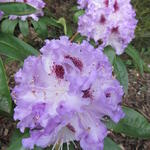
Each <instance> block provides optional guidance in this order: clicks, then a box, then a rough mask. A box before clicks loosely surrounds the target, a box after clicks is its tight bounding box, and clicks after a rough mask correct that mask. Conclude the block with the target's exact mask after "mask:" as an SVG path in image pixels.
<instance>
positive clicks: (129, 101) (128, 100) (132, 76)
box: [0, 0, 150, 150]
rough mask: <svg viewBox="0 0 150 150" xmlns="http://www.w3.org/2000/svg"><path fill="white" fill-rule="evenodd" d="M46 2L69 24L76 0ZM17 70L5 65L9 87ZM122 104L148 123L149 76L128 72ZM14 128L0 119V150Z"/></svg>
mask: <svg viewBox="0 0 150 150" xmlns="http://www.w3.org/2000/svg"><path fill="white" fill-rule="evenodd" d="M46 1H49V5H48V9H50V10H51V12H52V14H55V17H56V18H59V17H65V18H67V19H66V20H69V22H70V23H71V20H72V19H71V17H72V14H71V13H70V11H69V10H70V8H71V7H72V6H73V4H74V3H75V2H76V0H63V1H62V0H46ZM31 37H33V36H31ZM31 41H34V43H32V45H34V46H37V47H38V48H39V47H41V45H42V44H41V43H43V42H41V41H40V40H39V39H38V40H37V39H36V38H34V39H31ZM17 69H18V65H17V63H16V62H13V63H9V64H7V65H6V70H7V75H8V77H9V85H10V87H13V86H14V80H13V74H14V73H15V72H16V70H17ZM123 104H124V105H126V106H129V107H131V108H134V109H135V110H137V111H138V112H140V113H142V114H143V115H144V116H145V117H146V118H147V119H148V120H149V121H150V74H144V75H143V77H141V76H140V75H139V74H138V73H137V71H135V70H129V93H128V95H126V96H125V98H124V100H123ZM14 128H15V123H14V122H13V121H12V120H10V119H8V118H4V117H0V150H1V149H2V150H6V146H7V145H8V144H9V138H10V136H11V134H12V132H13V130H14ZM109 136H110V137H112V138H113V140H114V141H116V142H117V143H118V144H119V145H120V146H121V147H122V149H123V150H150V140H149V141H144V140H136V139H132V138H128V137H125V136H123V135H120V134H114V133H111V134H110V135H109Z"/></svg>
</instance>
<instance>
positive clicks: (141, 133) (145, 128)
mask: <svg viewBox="0 0 150 150" xmlns="http://www.w3.org/2000/svg"><path fill="white" fill-rule="evenodd" d="M123 111H124V112H125V118H124V119H122V120H121V121H120V122H119V123H118V124H115V123H114V122H113V121H111V120H109V121H108V122H106V125H107V127H108V129H112V130H113V131H114V132H117V133H123V134H125V135H127V136H130V137H134V138H139V139H150V123H149V122H148V121H147V119H146V118H145V117H144V116H143V115H141V114H140V113H138V112H137V111H135V110H133V109H131V108H128V107H123Z"/></svg>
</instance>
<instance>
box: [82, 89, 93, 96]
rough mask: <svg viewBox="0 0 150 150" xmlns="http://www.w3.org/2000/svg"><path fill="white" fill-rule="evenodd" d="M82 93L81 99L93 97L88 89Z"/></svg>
mask: <svg viewBox="0 0 150 150" xmlns="http://www.w3.org/2000/svg"><path fill="white" fill-rule="evenodd" d="M82 92H83V96H82V97H83V98H92V97H93V96H92V93H91V91H90V88H89V89H87V90H83V91H82Z"/></svg>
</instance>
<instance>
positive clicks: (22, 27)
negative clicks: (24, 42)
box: [19, 20, 29, 36]
mask: <svg viewBox="0 0 150 150" xmlns="http://www.w3.org/2000/svg"><path fill="white" fill-rule="evenodd" d="M19 28H20V31H21V33H22V34H23V36H27V35H28V34H29V25H28V21H22V20H19Z"/></svg>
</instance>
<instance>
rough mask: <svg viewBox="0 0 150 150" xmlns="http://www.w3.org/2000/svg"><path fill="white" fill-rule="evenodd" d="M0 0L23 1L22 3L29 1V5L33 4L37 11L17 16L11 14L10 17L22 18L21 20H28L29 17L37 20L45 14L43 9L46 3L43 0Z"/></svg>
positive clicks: (2, 0)
mask: <svg viewBox="0 0 150 150" xmlns="http://www.w3.org/2000/svg"><path fill="white" fill-rule="evenodd" d="M0 2H21V3H27V4H28V5H31V6H32V7H34V8H35V9H36V13H34V14H30V15H24V16H16V15H11V16H10V19H12V20H14V19H17V18H20V19H21V20H23V21H24V20H26V19H27V18H28V17H31V18H33V19H34V20H35V21H38V17H39V16H43V15H44V14H43V11H42V9H43V8H44V7H45V3H44V1H43V0H0Z"/></svg>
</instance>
